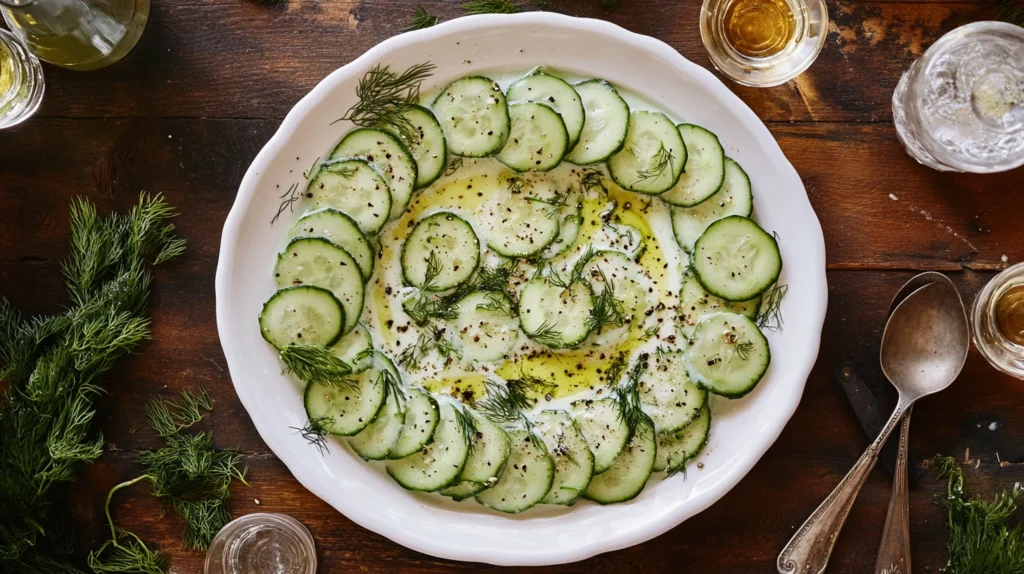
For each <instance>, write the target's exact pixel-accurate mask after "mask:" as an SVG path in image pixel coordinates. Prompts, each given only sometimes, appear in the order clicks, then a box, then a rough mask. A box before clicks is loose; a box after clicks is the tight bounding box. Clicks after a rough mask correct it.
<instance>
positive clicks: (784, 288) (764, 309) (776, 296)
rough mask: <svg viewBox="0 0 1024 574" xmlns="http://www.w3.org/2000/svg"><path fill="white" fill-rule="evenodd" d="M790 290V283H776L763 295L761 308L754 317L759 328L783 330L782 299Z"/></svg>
mask: <svg viewBox="0 0 1024 574" xmlns="http://www.w3.org/2000/svg"><path fill="white" fill-rule="evenodd" d="M788 292H789V285H776V286H774V287H772V288H771V289H769V290H767V291H765V292H764V294H763V295H761V308H760V309H758V311H757V316H756V317H755V318H754V323H756V324H757V327H758V328H759V329H767V330H769V331H781V330H782V326H783V320H782V300H783V299H784V298H785V297H786V293H788Z"/></svg>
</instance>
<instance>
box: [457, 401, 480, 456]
mask: <svg viewBox="0 0 1024 574" xmlns="http://www.w3.org/2000/svg"><path fill="white" fill-rule="evenodd" d="M455 420H456V422H458V423H459V430H460V431H461V432H462V438H463V440H465V441H466V444H468V445H469V448H470V450H471V451H472V449H473V448H474V447H475V443H476V440H475V439H476V433H477V426H476V419H475V418H473V415H471V414H470V413H469V411H468V410H466V409H465V408H460V407H455Z"/></svg>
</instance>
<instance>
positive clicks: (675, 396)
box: [639, 350, 708, 433]
mask: <svg viewBox="0 0 1024 574" xmlns="http://www.w3.org/2000/svg"><path fill="white" fill-rule="evenodd" d="M685 363H686V361H685V360H684V358H683V352H682V351H667V350H659V352H658V353H657V355H656V356H655V358H654V362H653V364H652V365H651V368H649V369H648V370H647V371H645V372H644V374H643V376H641V378H640V385H639V391H640V404H641V405H642V406H643V409H644V412H645V413H647V415H648V416H650V417H651V420H652V421H654V429H655V430H656V431H657V432H659V433H671V432H675V431H677V430H679V429H681V428H683V427H684V426H686V425H688V424H689V423H690V421H692V420H693V419H694V418H696V417H697V415H698V414H699V413H700V410H701V409H702V408H703V407H704V405H705V403H707V401H708V392H707V391H705V390H704V389H702V388H700V387H699V386H697V385H696V384H695V383H693V381H691V380H690V378H689V377H687V376H686V364H685Z"/></svg>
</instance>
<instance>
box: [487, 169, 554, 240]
mask: <svg viewBox="0 0 1024 574" xmlns="http://www.w3.org/2000/svg"><path fill="white" fill-rule="evenodd" d="M516 181H519V180H518V179H517V178H512V182H513V183H514V182H516ZM518 189H520V188H519V187H517V186H515V185H510V189H509V191H508V192H507V193H495V194H494V195H495V197H494V198H493V199H492V202H491V205H490V208H489V210H488V212H487V213H486V215H485V216H484V226H485V227H486V228H487V230H488V234H489V238H488V241H487V246H488V247H490V248H491V249H493V250H494V251H496V252H498V253H499V254H500V255H504V256H505V257H530V256H532V255H534V254H536V253H540V252H541V251H543V250H544V248H546V247H547V246H548V245H550V244H551V243H552V242H553V241H554V240H555V238H557V237H558V211H559V209H558V207H555V206H553V205H551V204H550V203H549V202H550V199H549V198H547V197H541V195H540V194H538V195H534V194H533V193H531V192H526V191H518ZM541 200H542V201H541Z"/></svg>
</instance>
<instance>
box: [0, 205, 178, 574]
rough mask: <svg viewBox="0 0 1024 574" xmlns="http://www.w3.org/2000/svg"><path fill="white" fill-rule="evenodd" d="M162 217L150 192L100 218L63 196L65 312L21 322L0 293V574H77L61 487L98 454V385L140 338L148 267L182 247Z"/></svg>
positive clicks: (170, 213) (166, 209)
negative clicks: (67, 210) (66, 205)
mask: <svg viewBox="0 0 1024 574" xmlns="http://www.w3.org/2000/svg"><path fill="white" fill-rule="evenodd" d="M174 215H175V212H174V210H173V209H172V208H171V207H170V206H169V205H168V204H167V203H166V202H165V201H164V199H163V197H161V196H160V195H149V194H145V193H144V194H142V195H141V197H140V198H139V203H138V204H137V205H136V206H135V207H134V208H133V209H132V210H131V212H130V213H128V214H127V215H116V214H115V215H109V216H106V217H101V216H100V215H99V214H97V212H96V209H95V207H94V206H93V205H91V204H90V203H88V202H86V201H84V200H79V201H75V202H73V203H72V205H71V217H70V222H71V250H70V251H71V252H70V255H69V257H68V259H67V261H65V263H64V265H63V271H64V276H65V280H66V283H67V289H68V295H69V298H70V304H69V305H68V307H67V309H65V310H64V311H63V312H60V313H56V314H54V315H47V316H39V317H31V318H28V317H22V315H21V313H20V312H18V310H16V309H15V308H14V307H13V306H12V305H11V304H10V302H9V301H7V299H6V298H3V297H0V381H3V382H4V391H3V393H2V396H0V516H2V517H3V519H2V520H0V572H5V573H12V574H13V573H18V574H34V573H64V572H78V570H77V569H76V568H74V567H73V566H72V565H71V564H70V562H69V561H68V554H69V553H70V551H71V528H70V524H69V520H68V516H69V514H68V511H67V508H66V505H65V488H64V487H65V485H66V484H67V483H68V482H70V481H72V480H74V479H75V478H76V476H77V474H78V470H79V469H80V467H81V465H82V463H88V462H92V461H94V460H96V458H97V457H99V456H100V454H101V453H102V452H103V444H104V442H103V437H102V435H100V434H99V433H97V432H94V430H93V429H92V420H93V417H94V416H95V413H96V410H95V402H96V399H97V398H98V396H99V395H100V394H101V393H102V392H103V390H102V388H101V387H100V386H99V380H98V379H99V377H100V375H102V374H103V373H104V372H106V371H108V370H109V369H110V368H111V367H112V366H113V365H114V363H115V361H116V360H117V359H118V358H120V357H122V356H123V355H125V354H126V353H128V352H130V351H131V350H132V349H133V348H134V347H135V345H136V344H137V343H139V342H140V341H142V340H143V339H145V338H146V337H147V336H148V334H149V319H148V317H147V309H146V299H147V296H148V294H149V286H150V279H151V278H150V267H151V266H153V265H157V264H160V263H163V262H165V261H168V260H170V259H173V258H174V257H176V256H178V255H180V254H181V253H182V252H183V251H184V249H185V242H184V240H182V239H179V238H177V237H176V236H175V234H174V226H173V225H171V224H170V223H168V220H169V219H170V218H172V217H174Z"/></svg>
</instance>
